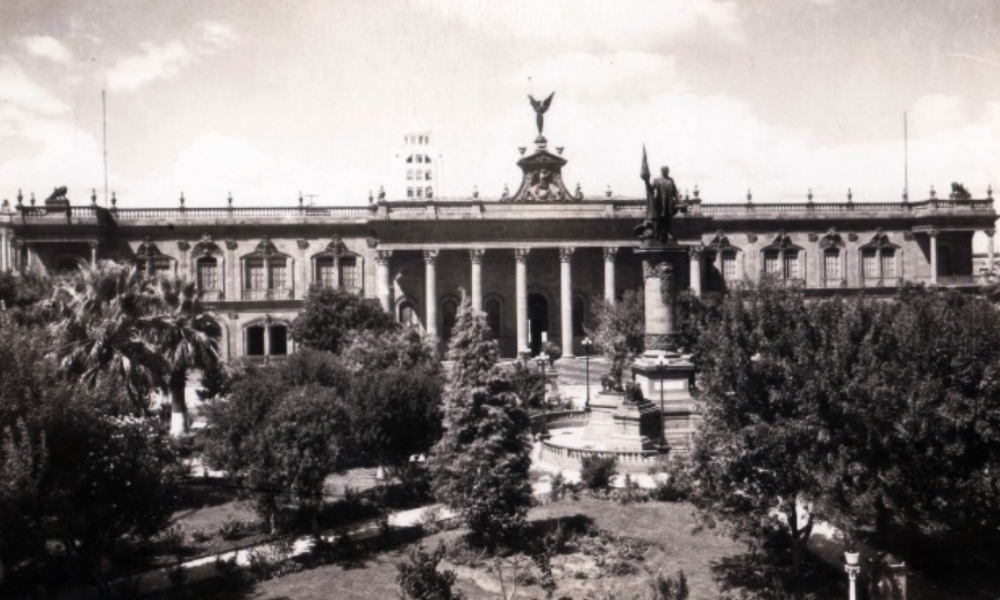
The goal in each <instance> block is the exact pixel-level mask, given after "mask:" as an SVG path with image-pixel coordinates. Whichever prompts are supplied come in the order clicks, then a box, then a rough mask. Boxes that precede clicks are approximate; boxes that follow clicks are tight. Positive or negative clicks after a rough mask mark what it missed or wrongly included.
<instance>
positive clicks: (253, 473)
mask: <svg viewBox="0 0 1000 600" xmlns="http://www.w3.org/2000/svg"><path fill="white" fill-rule="evenodd" d="M345 424H346V419H345V418H344V416H343V412H342V410H340V404H339V402H338V395H337V392H336V391H335V390H332V389H330V388H323V387H318V386H303V387H299V388H296V389H294V390H292V391H290V392H288V393H287V394H286V395H285V396H283V397H282V398H281V399H280V401H279V402H278V403H277V405H276V406H274V407H273V408H272V410H271V411H270V413H269V414H268V415H267V418H266V420H265V421H264V423H263V427H261V428H259V429H258V430H257V431H255V432H254V434H253V435H252V436H251V438H250V443H249V444H246V445H244V448H245V450H246V451H247V452H248V455H249V456H248V469H247V484H248V487H249V489H250V493H251V495H252V496H253V498H254V502H255V506H256V507H257V510H258V512H259V513H260V514H261V516H265V517H267V518H268V520H269V521H270V523H271V531H272V532H274V531H276V529H277V523H276V516H277V514H278V510H279V509H280V507H281V506H282V505H283V504H288V503H293V504H295V505H296V507H297V508H298V509H299V510H300V511H301V512H305V513H308V514H309V515H310V516H311V517H312V523H313V533H314V534H316V535H318V534H319V526H318V520H317V517H318V515H319V509H320V507H321V505H322V502H323V482H324V481H325V480H326V477H327V475H329V474H330V473H332V472H333V471H334V470H336V469H337V466H338V462H337V460H338V453H339V444H338V435H337V434H338V432H340V431H341V430H343V429H344V426H345Z"/></svg>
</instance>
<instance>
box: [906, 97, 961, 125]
mask: <svg viewBox="0 0 1000 600" xmlns="http://www.w3.org/2000/svg"><path fill="white" fill-rule="evenodd" d="M908 114H909V117H910V120H911V122H912V124H913V126H914V128H915V131H919V130H921V129H922V130H924V131H925V132H927V131H935V130H940V129H947V128H951V127H955V126H957V125H960V124H962V123H964V122H965V121H966V112H965V103H964V101H963V100H962V99H961V98H959V97H958V96H949V95H947V94H929V95H926V96H922V97H921V98H919V99H917V101H916V102H915V103H914V104H913V106H912V108H911V109H910V111H909V113H908Z"/></svg>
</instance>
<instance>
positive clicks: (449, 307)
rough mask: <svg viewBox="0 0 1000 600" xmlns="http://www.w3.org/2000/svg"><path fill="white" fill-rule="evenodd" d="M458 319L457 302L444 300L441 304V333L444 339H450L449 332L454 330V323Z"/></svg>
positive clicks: (451, 299)
mask: <svg viewBox="0 0 1000 600" xmlns="http://www.w3.org/2000/svg"><path fill="white" fill-rule="evenodd" d="M457 317H458V300H455V299H454V298H445V299H444V301H443V302H442V303H441V333H442V334H443V337H444V339H446V340H450V339H451V332H452V330H453V329H455V322H456V320H457Z"/></svg>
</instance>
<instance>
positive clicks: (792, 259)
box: [784, 250, 799, 279]
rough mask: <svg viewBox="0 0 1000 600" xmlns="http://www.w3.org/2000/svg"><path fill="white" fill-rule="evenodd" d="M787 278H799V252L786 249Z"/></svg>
mask: <svg viewBox="0 0 1000 600" xmlns="http://www.w3.org/2000/svg"><path fill="white" fill-rule="evenodd" d="M784 263H785V279H799V253H798V252H795V251H794V250H785V258H784Z"/></svg>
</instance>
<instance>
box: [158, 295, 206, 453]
mask: <svg viewBox="0 0 1000 600" xmlns="http://www.w3.org/2000/svg"><path fill="white" fill-rule="evenodd" d="M154 283H155V287H154V289H155V291H156V295H155V302H154V304H153V306H152V310H153V311H155V312H154V314H153V315H152V317H150V318H147V319H144V324H145V326H146V327H147V332H148V333H149V334H151V336H152V341H153V344H154V345H155V347H156V350H157V352H159V354H160V355H161V356H162V357H163V358H164V359H165V361H166V364H165V370H166V381H165V383H166V388H167V390H168V391H169V393H170V412H171V420H170V434H171V435H173V436H181V435H183V434H185V433H187V426H188V424H187V402H186V401H185V398H184V392H185V388H186V387H187V379H188V373H189V372H190V371H191V370H192V369H203V370H204V369H209V370H211V369H215V368H217V367H218V365H219V340H220V339H221V338H222V325H221V324H220V323H219V319H218V317H216V316H215V314H213V313H212V312H211V311H210V310H209V309H208V307H206V306H205V304H204V303H203V302H202V301H201V292H200V291H199V290H198V287H197V285H195V283H194V282H190V281H184V280H182V279H167V278H163V279H160V280H158V281H156V282H154Z"/></svg>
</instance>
